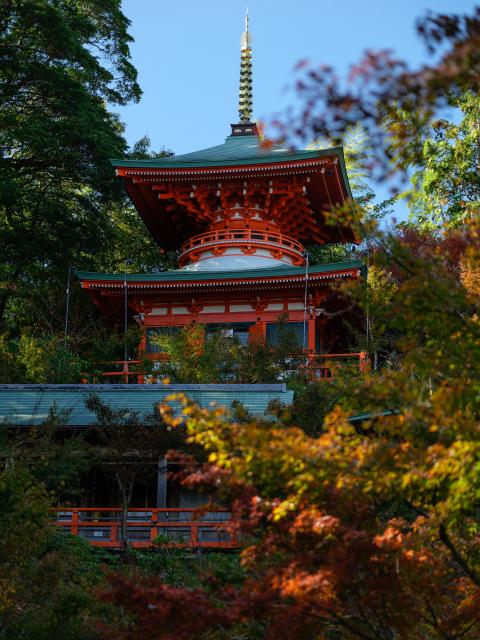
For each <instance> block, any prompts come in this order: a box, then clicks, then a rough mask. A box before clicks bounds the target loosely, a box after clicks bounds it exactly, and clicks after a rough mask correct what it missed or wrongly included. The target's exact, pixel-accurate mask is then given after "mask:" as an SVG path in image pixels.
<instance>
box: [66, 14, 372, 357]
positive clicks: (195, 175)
mask: <svg viewBox="0 0 480 640" xmlns="http://www.w3.org/2000/svg"><path fill="white" fill-rule="evenodd" d="M251 54H252V52H251V44H250V33H249V30H248V16H247V19H246V26H245V31H244V33H243V35H242V40H241V66H240V92H239V104H238V112H239V122H238V123H237V124H232V125H231V132H230V135H229V136H228V137H227V138H226V140H225V142H224V143H223V144H220V145H217V146H214V147H210V148H208V149H203V150H200V151H195V152H193V153H187V154H184V155H179V156H172V157H163V158H158V159H152V160H131V159H129V160H122V159H120V160H112V161H111V162H112V165H113V166H114V167H115V170H116V174H117V176H118V177H119V179H120V180H122V181H123V183H124V185H125V189H126V190H127V193H128V195H129V197H130V198H131V200H132V202H133V204H134V205H135V207H136V209H137V211H138V213H139V215H140V216H141V217H142V220H143V221H144V223H145V225H146V226H147V228H148V230H149V231H150V233H151V234H152V236H153V238H154V239H155V241H156V242H157V244H158V246H159V250H161V251H171V250H174V251H177V252H178V254H179V255H178V269H177V270H175V271H165V272H161V273H146V274H128V275H125V274H123V273H121V274H108V273H88V272H78V273H77V276H78V278H79V280H80V282H81V286H82V288H83V289H85V290H87V291H88V293H89V294H90V296H91V299H92V300H93V302H94V303H95V304H96V305H97V306H98V307H99V309H100V311H101V312H102V313H103V314H104V315H105V316H108V317H109V318H112V317H113V318H117V320H118V321H119V322H121V321H122V318H123V314H124V308H125V301H126V306H127V307H128V315H129V320H130V321H132V319H133V318H134V317H135V319H136V321H137V322H138V323H139V324H140V325H141V326H142V327H143V329H144V333H143V336H144V337H143V340H142V344H141V345H140V349H141V351H143V352H146V353H147V354H152V357H154V354H155V352H157V351H158V346H157V344H158V341H157V343H156V342H155V337H156V336H158V334H159V333H160V334H161V333H167V334H169V333H170V334H171V333H172V332H174V331H175V330H177V329H178V328H180V327H183V326H185V325H188V324H191V323H196V324H198V325H200V326H202V327H205V332H206V334H207V336H208V333H209V332H213V331H218V330H222V331H224V332H226V335H229V336H233V337H236V338H237V339H238V340H240V341H241V342H245V341H247V340H249V339H252V337H253V336H257V337H258V336H260V337H262V338H263V339H265V340H266V341H267V342H271V343H275V340H276V335H277V331H278V326H279V318H282V321H287V322H288V323H289V325H288V326H289V328H290V329H291V331H292V332H293V333H294V334H295V336H296V337H297V340H298V344H299V346H302V345H303V347H304V348H305V349H306V350H308V353H309V354H316V353H324V354H327V353H331V352H332V350H337V351H338V350H339V348H340V350H341V346H342V335H341V332H339V330H338V326H337V324H336V322H335V321H334V322H329V320H328V317H329V316H330V315H333V314H329V313H326V312H325V310H327V311H328V309H329V308H330V309H331V308H333V307H334V306H335V296H334V295H332V287H331V285H332V283H333V282H338V281H339V280H343V279H346V278H347V279H348V278H357V277H358V276H359V275H360V270H361V263H360V262H358V261H349V262H345V263H340V264H322V265H315V266H313V265H309V264H308V254H307V252H306V247H307V246H308V245H311V244H324V243H355V242H357V241H358V238H357V237H356V236H355V233H354V231H353V230H352V228H351V227H349V226H345V225H343V224H341V223H340V222H339V223H338V224H332V223H331V220H329V223H328V224H327V223H326V213H327V212H328V211H331V210H332V209H334V208H335V207H337V206H342V205H343V204H344V203H345V202H346V201H347V200H348V199H349V198H351V197H352V194H351V191H350V187H349V183H348V177H347V172H346V168H345V161H344V157H343V151H342V148H341V147H336V148H329V149H324V150H315V151H292V150H291V149H289V148H287V147H284V146H279V145H274V144H270V143H268V144H267V143H265V142H263V141H262V139H261V137H260V135H259V132H258V129H257V126H256V124H255V123H254V122H252V63H251ZM324 312H325V313H324Z"/></svg>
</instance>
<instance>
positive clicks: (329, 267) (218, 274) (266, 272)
mask: <svg viewBox="0 0 480 640" xmlns="http://www.w3.org/2000/svg"><path fill="white" fill-rule="evenodd" d="M364 266H365V265H364V263H363V262H362V260H347V261H345V262H335V263H328V264H317V265H312V266H310V267H309V269H308V274H309V276H311V275H315V274H322V273H325V274H328V273H330V272H338V271H348V270H351V269H363V268H364ZM304 275H305V267H289V266H278V267H271V268H262V269H242V270H236V271H186V270H182V269H177V270H175V271H163V272H161V273H127V282H175V281H186V282H196V281H202V280H220V279H221V280H227V279H234V280H238V279H242V280H243V279H245V278H277V277H280V278H281V277H289V276H304ZM76 276H77V277H78V278H79V280H85V281H87V280H102V281H115V282H116V281H121V282H123V281H124V280H125V274H124V273H98V272H91V271H77V272H76Z"/></svg>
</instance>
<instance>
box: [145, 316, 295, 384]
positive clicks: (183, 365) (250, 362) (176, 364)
mask: <svg viewBox="0 0 480 640" xmlns="http://www.w3.org/2000/svg"><path fill="white" fill-rule="evenodd" d="M153 341H154V342H156V343H157V344H158V346H159V347H160V349H161V350H162V352H163V353H164V354H166V355H167V356H168V359H166V360H160V361H158V363H157V368H156V373H157V374H158V375H159V376H164V377H166V378H168V379H169V380H170V381H171V382H175V383H214V382H216V383H228V382H243V383H269V382H279V381H283V380H287V379H289V378H290V377H291V376H292V375H295V374H296V371H297V369H298V367H299V366H301V364H302V362H303V361H304V355H303V351H302V349H301V348H300V347H299V346H298V342H297V340H296V337H295V335H294V334H293V333H292V332H291V330H290V329H289V327H288V322H285V321H284V320H283V319H282V318H280V319H279V323H278V341H277V344H276V345H275V346H272V345H269V344H267V342H266V341H265V340H264V339H263V338H260V337H257V336H255V337H254V338H253V339H251V340H249V342H248V344H245V345H242V344H240V342H239V341H238V340H236V339H235V338H230V337H227V336H226V335H225V333H222V331H218V332H215V333H211V334H209V336H208V338H207V339H205V329H204V327H202V326H201V325H187V326H185V327H182V329H181V331H179V332H178V333H176V334H174V335H162V334H159V335H158V336H157V337H156V338H155V337H154V339H153Z"/></svg>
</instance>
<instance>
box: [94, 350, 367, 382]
mask: <svg viewBox="0 0 480 640" xmlns="http://www.w3.org/2000/svg"><path fill="white" fill-rule="evenodd" d="M158 355H159V356H161V355H162V354H158ZM141 362H142V361H141V360H127V361H125V360H118V361H115V362H106V363H104V364H105V365H115V366H117V367H118V369H117V371H105V372H95V373H91V374H82V375H83V378H82V380H83V382H85V383H92V384H97V383H98V382H109V381H110V380H109V379H111V378H113V379H118V378H120V380H121V382H123V383H125V384H129V383H130V382H132V383H134V384H144V383H145V378H146V376H147V375H152V376H155V374H156V372H155V371H152V372H151V373H150V374H148V373H146V372H145V371H138V370H137V371H135V365H138V364H140V363H141ZM131 365H133V366H134V371H130V366H131ZM346 367H351V368H352V369H354V370H357V371H358V373H360V374H362V375H363V374H365V373H367V372H368V371H369V369H370V361H369V359H368V354H367V352H366V351H359V352H358V353H322V354H319V353H310V354H308V361H307V369H308V372H309V375H310V377H311V378H313V379H315V380H332V379H333V378H334V377H335V372H336V371H337V370H338V369H340V368H344V369H345V368H346Z"/></svg>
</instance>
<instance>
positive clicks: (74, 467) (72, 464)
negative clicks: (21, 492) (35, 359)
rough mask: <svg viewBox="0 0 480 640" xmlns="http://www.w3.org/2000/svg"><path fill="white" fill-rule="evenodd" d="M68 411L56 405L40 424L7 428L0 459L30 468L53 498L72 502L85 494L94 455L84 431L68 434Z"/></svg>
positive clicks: (0, 448)
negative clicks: (85, 485)
mask: <svg viewBox="0 0 480 640" xmlns="http://www.w3.org/2000/svg"><path fill="white" fill-rule="evenodd" d="M67 422H68V412H62V411H58V410H57V408H56V407H55V405H54V406H53V407H52V408H51V409H50V412H49V416H48V418H47V419H46V420H45V421H44V422H43V423H42V424H40V425H39V426H38V427H31V428H20V429H13V428H12V429H7V428H6V427H4V428H3V432H2V438H1V439H0V459H1V460H2V462H3V464H5V466H6V467H7V468H20V469H24V470H27V471H28V473H29V475H30V477H31V478H32V480H34V481H35V482H36V483H37V485H38V486H39V487H43V488H44V489H45V491H47V493H48V495H49V497H50V499H52V500H53V499H55V500H56V501H57V502H68V501H70V500H72V499H73V498H78V497H79V495H81V493H82V491H83V489H82V487H83V486H84V479H85V476H86V474H87V472H88V470H89V469H90V467H91V465H92V461H93V460H94V455H92V451H91V448H90V446H89V445H88V444H87V442H86V440H85V437H84V433H78V432H76V431H73V432H72V431H70V432H69V433H65V428H64V427H65V424H66V423H67Z"/></svg>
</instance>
